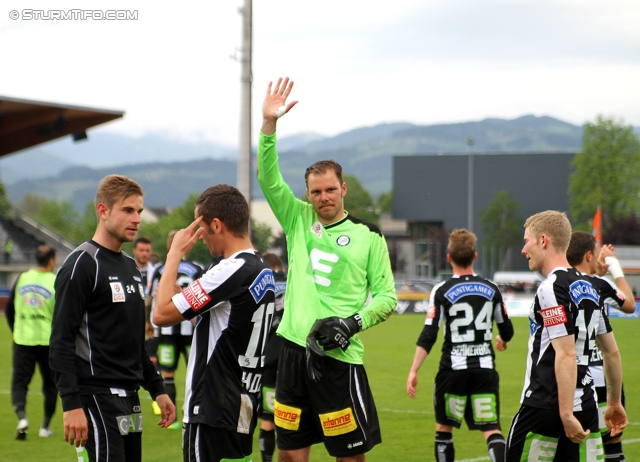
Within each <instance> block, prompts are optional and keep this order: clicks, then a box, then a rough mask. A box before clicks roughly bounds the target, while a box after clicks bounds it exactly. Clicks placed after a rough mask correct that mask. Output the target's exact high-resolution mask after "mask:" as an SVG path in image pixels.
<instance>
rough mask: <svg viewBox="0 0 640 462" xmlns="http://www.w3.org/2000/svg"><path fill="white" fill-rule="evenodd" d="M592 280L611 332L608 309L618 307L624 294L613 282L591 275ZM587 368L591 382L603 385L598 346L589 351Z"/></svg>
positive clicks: (602, 367)
mask: <svg viewBox="0 0 640 462" xmlns="http://www.w3.org/2000/svg"><path fill="white" fill-rule="evenodd" d="M592 282H593V285H594V286H595V288H596V289H598V292H599V293H600V300H601V302H602V304H603V308H604V309H603V311H602V313H603V317H602V318H603V320H604V321H605V325H606V327H607V332H611V330H612V329H611V324H609V310H610V309H620V307H621V306H622V304H623V303H624V300H625V295H624V293H622V291H620V290H618V287H617V286H616V285H615V283H614V282H612V281H610V280H608V279H606V278H603V277H600V276H592ZM589 370H590V371H591V375H592V376H593V382H594V384H595V386H596V387H603V386H604V385H605V383H604V360H603V359H602V352H601V351H600V348H598V346H597V345H596V346H594V347H593V352H592V353H591V359H590V361H589Z"/></svg>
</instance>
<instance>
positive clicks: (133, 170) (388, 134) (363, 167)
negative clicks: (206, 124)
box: [0, 115, 640, 211]
mask: <svg viewBox="0 0 640 462" xmlns="http://www.w3.org/2000/svg"><path fill="white" fill-rule="evenodd" d="M635 130H636V132H637V133H640V130H638V129H635ZM581 137H582V127H580V126H577V125H573V124H570V123H567V122H564V121H561V120H559V119H556V118H553V117H549V116H542V117H537V116H533V115H525V116H522V117H518V118H516V119H497V118H490V119H484V120H481V121H476V122H464V123H453V124H437V125H414V124H410V123H388V124H381V125H376V126H372V127H362V128H357V129H354V130H350V131H347V132H344V133H341V134H339V135H336V136H332V137H325V136H322V135H318V134H315V133H300V134H296V135H293V136H289V137H283V138H282V139H279V140H278V153H279V156H280V166H281V170H282V173H283V176H284V178H285V181H287V183H288V184H289V185H290V186H291V188H292V190H293V191H294V193H295V194H296V195H298V196H299V195H302V194H303V193H304V170H305V169H306V167H307V166H309V165H310V164H312V163H313V162H315V161H316V160H319V159H324V158H332V159H335V160H336V161H338V162H340V163H341V164H342V166H343V169H344V172H345V173H348V174H350V175H353V176H355V177H357V178H358V180H360V182H361V183H362V184H363V186H364V187H365V188H366V189H367V190H368V191H369V193H370V194H371V195H372V196H373V197H374V198H377V197H378V196H379V195H381V194H383V193H385V192H388V191H390V190H391V188H392V184H391V181H392V158H393V156H402V155H417V154H427V155H434V154H445V153H446V154H458V155H468V153H469V151H470V150H473V154H474V155H476V154H478V155H482V154H489V153H518V152H559V151H562V152H568V151H569V152H570V151H574V152H577V151H579V150H580V149H581V145H582V140H581ZM470 139H471V140H473V141H472V143H471V144H470V143H469V140H470ZM254 156H255V152H254ZM254 170H255V163H254ZM110 173H119V174H123V175H126V176H129V177H131V178H133V179H135V180H136V181H138V182H139V183H140V184H141V185H142V187H143V188H144V190H145V206H147V207H172V206H177V205H180V204H182V203H183V202H184V200H185V199H186V198H187V197H188V195H189V194H191V193H200V192H201V191H202V190H204V189H205V188H207V187H208V186H211V185H213V184H216V183H229V184H236V151H235V149H234V148H230V147H227V146H222V145H217V144H215V143H210V142H197V143H192V142H187V141H181V140H175V139H166V138H164V137H162V136H160V135H146V136H144V137H141V138H132V137H128V136H125V135H120V134H115V133H109V132H100V131H99V130H96V131H95V132H90V133H89V140H88V141H81V142H78V143H73V142H72V141H71V140H70V139H69V138H66V139H62V140H58V141H54V142H51V143H48V144H44V145H40V146H38V147H35V148H32V149H28V150H24V151H20V152H17V153H14V154H12V155H10V156H5V157H4V158H2V159H0V175H1V178H2V181H3V182H4V183H5V185H6V189H7V195H8V196H9V199H10V200H11V201H12V202H13V203H14V204H16V205H18V206H19V204H20V202H21V201H22V199H23V197H24V195H25V194H27V193H31V194H35V195H39V196H44V197H47V198H50V199H56V200H66V201H70V202H71V203H72V204H73V206H74V208H76V209H77V210H78V211H81V210H84V207H85V206H86V204H87V203H88V202H90V201H92V200H93V198H94V195H95V189H96V185H97V183H98V181H99V180H100V179H101V178H102V177H103V176H105V175H107V174H110ZM252 196H253V197H254V198H260V197H262V196H261V192H260V189H259V187H258V186H257V183H255V181H254V185H253V188H252Z"/></svg>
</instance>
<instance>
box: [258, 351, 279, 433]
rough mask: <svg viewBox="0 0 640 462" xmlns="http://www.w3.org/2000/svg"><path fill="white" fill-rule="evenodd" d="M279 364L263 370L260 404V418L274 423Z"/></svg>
mask: <svg viewBox="0 0 640 462" xmlns="http://www.w3.org/2000/svg"><path fill="white" fill-rule="evenodd" d="M276 367H277V362H276V365H274V366H265V367H264V369H263V370H262V399H261V400H260V403H259V404H258V416H259V417H260V418H261V419H262V420H268V421H270V422H273V405H274V402H275V398H276V377H277V369H276Z"/></svg>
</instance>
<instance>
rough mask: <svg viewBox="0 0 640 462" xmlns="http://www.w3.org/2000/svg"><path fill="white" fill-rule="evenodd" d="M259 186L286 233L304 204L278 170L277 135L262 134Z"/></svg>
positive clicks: (259, 145) (259, 149)
mask: <svg viewBox="0 0 640 462" xmlns="http://www.w3.org/2000/svg"><path fill="white" fill-rule="evenodd" d="M258 184H259V185H260V189H262V192H263V194H264V197H265V199H266V200H267V203H268V204H269V207H271V210H272V211H273V213H274V215H275V216H276V218H277V219H278V222H280V225H281V226H282V228H283V229H284V230H285V232H286V231H287V230H289V229H291V228H292V227H293V226H294V223H295V221H296V219H297V217H298V216H299V214H300V212H299V208H300V204H301V203H302V202H301V201H300V200H298V199H297V198H296V197H295V195H294V194H293V192H292V191H291V188H289V186H288V185H287V184H286V183H285V182H284V178H282V174H281V173H280V169H279V168H278V153H277V152H276V134H275V133H274V134H273V135H265V134H263V133H262V132H260V137H259V141H258Z"/></svg>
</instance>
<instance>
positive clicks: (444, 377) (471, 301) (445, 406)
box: [407, 229, 513, 462]
mask: <svg viewBox="0 0 640 462" xmlns="http://www.w3.org/2000/svg"><path fill="white" fill-rule="evenodd" d="M476 257H477V254H476V236H475V234H473V233H472V232H470V231H468V230H466V229H454V230H453V231H452V232H451V234H450V235H449V244H448V254H447V260H448V261H449V263H451V267H452V269H453V278H451V279H449V280H447V281H445V282H442V283H441V284H439V285H437V286H435V287H434V288H433V289H432V291H431V298H430V300H429V309H428V311H427V319H426V321H425V325H424V328H423V329H422V333H421V334H420V338H419V339H418V342H417V347H416V353H415V356H414V359H413V364H412V365H411V369H410V371H409V377H408V378H407V393H408V394H409V396H411V397H412V398H415V396H416V388H417V385H418V377H417V374H418V371H419V369H420V366H421V365H422V363H423V362H424V360H425V359H426V357H427V355H428V354H429V353H430V352H431V348H432V347H433V345H434V343H435V342H436V339H437V337H438V330H439V328H440V326H442V325H444V326H445V327H444V332H445V334H444V335H445V338H444V342H443V345H442V356H441V358H440V368H439V370H438V374H437V375H436V378H435V391H434V396H433V403H434V407H435V414H436V436H435V446H434V449H435V457H436V460H437V461H438V462H453V460H454V456H455V451H454V446H453V437H452V432H453V429H454V428H460V425H461V423H462V421H463V420H465V421H466V422H467V425H468V427H469V429H471V430H480V431H482V435H483V436H484V439H485V441H486V442H487V446H488V452H489V456H490V458H491V461H492V462H498V461H500V462H502V461H503V460H504V452H505V441H504V438H503V436H502V432H501V428H500V393H499V387H498V384H499V378H498V372H497V371H496V370H495V364H494V358H495V354H494V352H493V347H492V340H493V322H494V321H495V322H496V325H497V326H498V330H499V332H500V335H499V336H498V337H497V341H496V345H497V348H498V349H499V350H504V349H506V346H507V342H509V341H510V340H511V338H512V337H513V325H512V324H511V320H510V319H509V317H508V316H507V313H506V311H505V309H504V304H503V302H502V295H501V294H500V290H499V289H498V286H496V285H495V284H494V283H493V282H491V281H489V280H488V279H485V278H482V277H480V276H478V275H476V274H475V273H474V271H473V262H474V260H475V259H476Z"/></svg>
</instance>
